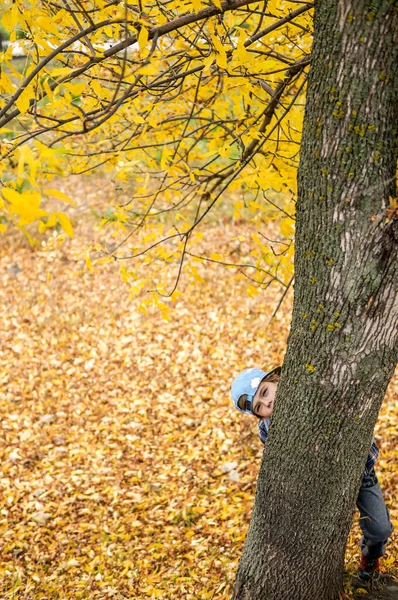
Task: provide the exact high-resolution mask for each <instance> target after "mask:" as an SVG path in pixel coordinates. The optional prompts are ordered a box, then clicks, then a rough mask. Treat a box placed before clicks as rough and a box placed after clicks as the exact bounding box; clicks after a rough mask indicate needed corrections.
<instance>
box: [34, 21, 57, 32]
mask: <svg viewBox="0 0 398 600" xmlns="http://www.w3.org/2000/svg"><path fill="white" fill-rule="evenodd" d="M36 23H37V24H38V25H39V27H40V28H41V29H44V31H49V32H50V33H53V34H54V35H58V28H57V26H56V25H55V23H54V22H53V21H52V20H51V19H49V18H48V17H37V19H36Z"/></svg>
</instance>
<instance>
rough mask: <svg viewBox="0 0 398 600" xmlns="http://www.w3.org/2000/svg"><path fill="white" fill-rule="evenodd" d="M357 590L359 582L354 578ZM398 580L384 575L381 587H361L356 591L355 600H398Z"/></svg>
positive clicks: (353, 582)
mask: <svg viewBox="0 0 398 600" xmlns="http://www.w3.org/2000/svg"><path fill="white" fill-rule="evenodd" d="M351 584H352V587H353V589H354V590H355V587H356V585H357V584H358V580H357V579H356V578H355V577H354V578H353V579H352V581H351ZM397 598H398V580H397V579H394V578H393V577H390V576H388V575H383V576H382V577H381V579H380V582H379V585H376V586H374V588H372V587H370V588H369V587H359V588H357V589H356V591H354V599H355V600H365V599H366V600H397Z"/></svg>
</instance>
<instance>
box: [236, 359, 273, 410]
mask: <svg viewBox="0 0 398 600" xmlns="http://www.w3.org/2000/svg"><path fill="white" fill-rule="evenodd" d="M280 372H281V367H276V368H275V369H272V371H262V370H261V369H256V368H252V369H245V370H244V371H242V373H240V374H239V375H238V376H237V377H235V379H234V380H233V382H232V386H231V396H232V400H233V402H234V405H235V408H237V409H238V410H239V412H242V413H246V414H249V415H252V414H254V413H253V398H254V396H255V394H256V392H257V389H258V386H259V385H260V383H261V382H262V380H263V379H264V377H267V376H268V375H272V374H273V373H277V374H278V375H279V374H280ZM242 396H243V397H244V398H243V400H244V402H243V405H244V408H241V407H240V406H239V400H240V399H241V398H242ZM241 404H242V402H241Z"/></svg>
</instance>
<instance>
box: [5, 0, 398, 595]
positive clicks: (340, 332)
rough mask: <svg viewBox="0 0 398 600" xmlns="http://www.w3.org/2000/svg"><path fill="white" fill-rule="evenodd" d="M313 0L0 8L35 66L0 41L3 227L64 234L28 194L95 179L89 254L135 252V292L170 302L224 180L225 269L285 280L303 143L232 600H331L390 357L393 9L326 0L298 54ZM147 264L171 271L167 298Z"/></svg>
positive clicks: (131, 271)
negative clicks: (113, 191) (101, 236)
mask: <svg viewBox="0 0 398 600" xmlns="http://www.w3.org/2000/svg"><path fill="white" fill-rule="evenodd" d="M312 6H313V5H312V4H311V3H308V4H302V3H301V2H299V3H296V2H280V3H279V2H268V3H267V2H249V1H243V0H242V1H238V0H231V1H226V2H220V1H214V2H213V3H211V2H201V1H200V0H197V1H192V2H185V3H183V2H178V1H174V2H166V3H164V2H141V3H134V4H122V3H119V2H109V3H105V2H103V1H102V0H101V1H99V0H97V1H96V2H87V3H84V2H76V3H73V4H72V3H71V2H70V3H68V2H64V3H63V5H62V7H61V5H58V4H56V3H43V4H41V3H39V5H36V4H34V5H33V4H30V3H28V2H16V3H9V4H6V5H5V8H4V9H3V11H4V15H3V19H2V22H3V25H4V26H5V27H6V28H7V29H8V30H9V31H12V30H13V29H15V28H16V26H17V25H18V27H20V28H21V29H22V30H23V31H25V32H26V36H27V39H26V42H25V43H26V45H27V47H29V48H30V49H29V54H30V57H31V61H32V62H30V63H28V65H27V70H26V72H25V73H24V74H23V75H22V76H21V75H20V74H19V73H18V71H16V70H15V68H14V66H13V64H12V63H11V61H10V56H11V54H10V51H8V52H7V53H6V54H5V55H4V57H3V64H4V65H7V68H5V69H3V70H2V76H1V80H0V85H1V89H2V92H3V96H4V98H5V101H4V104H3V107H2V110H1V111H0V127H1V128H2V131H3V134H5V136H6V139H5V140H3V144H2V153H3V158H4V162H3V164H4V167H3V168H4V170H3V174H2V178H3V186H4V187H3V189H2V195H3V198H4V201H3V207H2V210H3V215H4V219H3V220H4V223H3V229H5V228H6V227H7V225H8V223H11V222H13V223H15V224H16V225H17V226H19V227H20V228H21V229H23V230H24V231H25V232H26V234H27V235H29V236H30V235H31V233H30V230H29V227H30V226H31V224H32V223H36V222H37V223H39V227H40V229H41V230H42V231H44V230H45V229H46V228H50V227H54V226H55V225H56V224H57V222H58V223H59V224H60V225H61V226H62V227H63V228H64V230H65V231H66V232H67V233H68V234H70V235H72V229H71V225H70V222H69V220H68V218H67V216H66V215H65V214H64V213H63V212H62V211H56V212H49V211H48V210H46V205H45V204H44V203H43V200H42V199H43V198H45V197H46V196H55V197H58V198H60V199H61V200H62V199H63V200H65V201H67V200H68V198H66V197H65V196H64V195H63V194H62V193H60V192H59V190H57V189H55V188H53V187H49V183H48V182H49V180H50V181H51V178H53V177H54V176H55V175H57V174H61V173H62V174H68V173H75V174H78V173H81V174H82V173H87V172H91V171H93V170H94V169H96V168H102V169H104V170H106V169H108V170H109V171H110V172H112V173H114V176H115V181H116V182H117V185H118V186H119V190H120V198H121V202H120V205H118V206H117V207H115V209H114V210H113V211H112V212H111V213H109V214H108V215H104V218H103V221H104V223H107V224H109V225H111V226H112V227H115V228H117V229H119V230H120V231H121V233H122V237H121V239H120V240H118V242H117V243H116V244H115V245H114V246H113V247H112V248H109V247H108V248H107V247H102V248H101V247H97V250H98V249H99V250H102V252H103V255H104V256H103V258H102V259H100V260H114V259H121V260H123V261H126V259H133V258H134V259H135V262H132V260H130V261H129V262H128V265H129V267H128V270H127V268H126V267H122V275H123V277H124V278H125V279H126V281H130V282H131V286H132V289H135V291H139V290H140V289H142V288H143V287H145V286H148V285H152V287H154V289H155V290H156V292H158V293H160V294H164V295H173V294H174V293H175V288H176V285H177V284H178V280H179V277H180V274H181V270H182V267H183V265H184V267H185V268H186V269H187V270H188V271H189V270H190V269H191V271H192V274H193V275H194V276H195V267H194V264H195V261H197V260H199V259H200V258H199V255H198V254H196V253H195V251H194V250H193V249H192V248H195V244H198V243H199V242H200V234H201V231H200V230H201V228H202V226H204V225H205V220H206V217H207V215H208V214H209V212H210V210H211V209H212V208H213V207H214V206H215V205H216V204H217V203H219V202H220V201H222V202H224V204H223V206H225V207H226V209H227V207H228V202H231V195H230V192H231V191H232V192H233V191H234V190H235V191H236V190H242V195H241V197H240V198H238V199H235V200H234V201H233V203H234V206H233V213H234V215H235V217H236V218H238V217H239V214H240V212H241V211H242V210H244V208H245V205H247V207H248V209H250V210H251V211H252V218H253V220H254V223H255V225H256V227H258V229H259V234H258V235H257V236H255V241H256V243H257V246H256V247H255V248H254V249H253V251H252V255H251V256H252V261H251V262H245V264H243V265H241V266H240V268H241V270H242V271H243V272H245V273H247V271H248V270H250V269H252V271H250V273H251V274H250V277H251V279H253V280H254V283H256V284H257V285H262V286H267V285H269V284H270V283H271V282H273V281H277V282H278V283H279V284H280V285H281V286H283V287H284V289H285V290H286V289H287V288H288V286H289V285H290V283H291V282H292V270H291V258H292V252H293V246H292V243H291V240H292V237H293V223H294V220H293V212H294V200H295V197H296V186H295V171H296V168H297V161H298V148H299V145H300V143H301V163H300V172H299V179H298V181H299V189H298V196H297V205H296V219H297V233H296V238H295V245H296V248H295V269H296V275H295V277H296V285H295V299H294V310H293V322H292V328H291V334H290V338H289V344H288V350H287V355H286V360H285V363H284V369H283V374H282V379H281V382H280V384H279V388H278V397H282V396H283V403H282V404H279V403H278V402H277V404H276V408H275V413H274V424H273V427H272V429H271V432H270V436H269V440H268V442H267V447H266V451H265V454H264V460H263V464H262V468H261V472H260V476H259V481H258V488H257V490H258V491H257V495H256V502H255V508H254V513H253V517H252V521H251V526H250V530H249V534H248V538H247V542H246V545H245V550H244V553H243V557H242V560H241V563H240V567H239V571H238V576H237V584H236V592H235V598H236V599H239V600H240V599H243V598H251V599H253V600H257V599H260V598H264V597H269V598H272V599H273V600H279V599H281V600H282V599H283V600H285V599H286V598H295V600H301V599H305V600H307V599H308V598H322V599H323V600H329V599H330V600H334V599H335V598H337V597H338V594H339V592H340V591H341V589H342V569H343V558H344V548H345V543H346V538H347V534H348V531H349V527H350V522H351V517H352V508H353V505H354V502H355V498H356V493H357V490H358V487H359V483H360V476H361V473H362V469H363V465H364V463H365V458H366V454H367V451H368V449H369V445H370V440H371V435H372V430H373V427H374V423H375V420H376V418H377V413H378V410H379V407H380V403H381V401H382V399H383V396H384V393H385V389H386V387H387V384H388V382H389V380H390V378H391V375H392V372H393V370H394V367H395V364H396V361H397V349H398V341H397V335H398V334H397V331H398V328H397V324H398V323H397V320H398V307H397V301H396V291H395V288H394V281H396V280H397V264H398V263H397V221H396V209H395V207H396V158H397V144H396V130H395V129H394V126H393V124H394V123H397V110H398V97H397V96H398V88H397V83H396V79H394V68H395V65H396V64H397V58H398V57H397V47H398V45H397V39H396V36H397V31H398V27H397V25H398V23H397V19H398V16H397V15H398V12H397V6H396V3H394V2H388V1H387V0H382V1H380V2H378V3H375V2H371V1H370V0H355V1H354V2H351V3H348V2H347V3H346V2H344V1H342V2H339V3H338V2H337V1H336V0H321V1H320V2H319V3H318V5H317V9H316V17H315V43H314V49H313V52H312V56H311V58H310V55H309V50H310V43H311V20H310V16H309V15H310V12H309V11H310V10H311V9H312ZM310 60H311V73H310V79H309V89H308V95H307V110H306V118H305V123H304V130H303V139H302V141H301V119H302V104H303V98H304V88H305V85H306V80H307V71H308V66H309V63H310ZM7 161H8V164H7ZM15 172H16V174H17V175H16V176H15ZM226 191H228V197H227V199H225V198H226ZM270 206H271V207H272V210H275V213H273V212H270ZM281 211H282V212H283V216H284V218H283V219H282V220H281V221H280V236H279V237H278V240H277V241H278V242H282V243H283V244H284V247H285V251H284V252H282V253H274V254H273V253H272V252H270V251H269V248H268V247H267V245H266V243H265V242H264V238H262V236H261V227H262V223H263V222H264V220H265V218H269V217H270V216H271V217H274V218H275V215H277V216H278V218H280V216H281ZM202 258H205V259H206V260H215V261H222V257H219V256H217V255H216V256H208V257H202ZM159 261H161V262H163V263H164V264H165V266H166V268H167V269H168V270H170V269H174V273H175V276H174V281H173V284H172V285H171V288H170V289H167V288H165V287H164V285H163V284H162V283H161V281H160V280H159V279H158V274H157V270H158V264H159ZM87 263H88V265H89V266H91V261H90V258H89V257H87ZM144 267H145V271H143V270H142V269H143V268H144ZM141 273H144V274H145V275H144V276H140V275H139V274H141Z"/></svg>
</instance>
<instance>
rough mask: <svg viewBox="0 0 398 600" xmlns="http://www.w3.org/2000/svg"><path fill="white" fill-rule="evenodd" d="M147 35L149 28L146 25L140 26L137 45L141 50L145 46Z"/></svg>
mask: <svg viewBox="0 0 398 600" xmlns="http://www.w3.org/2000/svg"><path fill="white" fill-rule="evenodd" d="M148 37H149V30H148V29H147V28H146V27H141V31H140V33H139V35H138V45H139V47H140V50H143V49H144V48H145V46H146V43H147V41H148Z"/></svg>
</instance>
